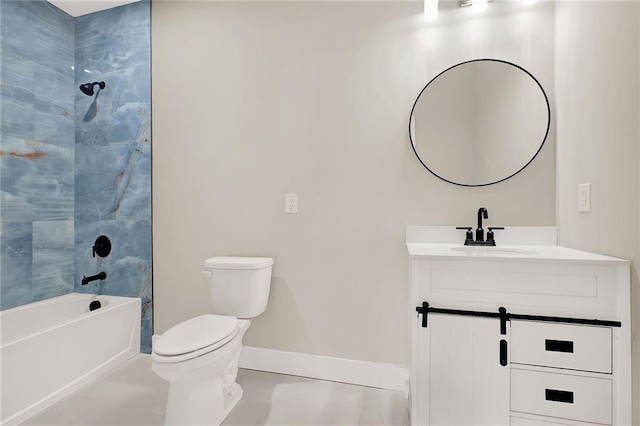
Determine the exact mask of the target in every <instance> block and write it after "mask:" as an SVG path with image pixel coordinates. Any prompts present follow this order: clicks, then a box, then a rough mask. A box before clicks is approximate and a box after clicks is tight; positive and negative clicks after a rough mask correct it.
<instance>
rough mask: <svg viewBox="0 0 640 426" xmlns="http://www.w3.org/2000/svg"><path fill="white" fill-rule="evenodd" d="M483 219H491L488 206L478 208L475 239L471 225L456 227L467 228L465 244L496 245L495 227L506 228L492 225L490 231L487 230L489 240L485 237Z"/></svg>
mask: <svg viewBox="0 0 640 426" xmlns="http://www.w3.org/2000/svg"><path fill="white" fill-rule="evenodd" d="M482 219H489V212H488V211H487V208H486V207H480V208H479V209H478V228H477V229H476V239H475V241H474V239H473V232H471V229H472V228H471V227H468V226H467V227H464V226H463V227H460V226H459V227H456V229H465V230H466V231H467V235H466V238H465V240H464V245H465V246H495V245H496V240H495V239H494V235H493V231H494V230H495V229H504V227H502V226H490V227H489V232H487V240H486V241H485V239H484V229H482Z"/></svg>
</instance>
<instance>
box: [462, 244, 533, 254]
mask: <svg viewBox="0 0 640 426" xmlns="http://www.w3.org/2000/svg"><path fill="white" fill-rule="evenodd" d="M450 250H453V251H460V252H463V253H466V254H468V255H469V256H521V255H523V254H535V253H536V252H535V251H533V250H525V249H520V248H507V247H483V246H463V247H453V248H451V249H450Z"/></svg>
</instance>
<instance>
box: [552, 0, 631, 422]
mask: <svg viewBox="0 0 640 426" xmlns="http://www.w3.org/2000/svg"><path fill="white" fill-rule="evenodd" d="M639 14H640V10H639V4H638V3H637V2H558V3H557V4H556V103H557V108H556V111H557V123H558V124H557V141H558V154H557V155H558V158H557V162H558V166H557V178H558V230H559V242H560V244H562V245H566V246H569V247H574V248H578V249H583V250H589V251H594V252H597V253H603V254H608V255H613V256H619V257H623V258H627V259H631V260H632V261H633V263H634V267H633V273H632V277H633V279H632V304H633V308H632V321H633V324H634V325H636V327H634V328H632V333H633V337H632V338H633V357H634V376H635V377H634V378H635V380H634V401H635V403H636V404H635V407H634V424H638V423H640V411H639V410H640V346H639V337H640V334H639V332H640V330H638V327H637V325H638V324H639V319H640V289H639V287H638V278H637V274H638V269H637V268H638V261H639V260H640V259H639V246H638V244H639V241H640V240H639V239H638V237H639V226H638V224H639V216H638V211H639V210H638V201H639V191H640V186H639V183H638V179H639V175H638V166H639V164H640V163H639V157H638V156H639V154H640V153H639V149H638V145H639V131H638V122H639V113H640V109H639V107H638V105H639V98H640V97H639V95H640V94H639V85H638V79H639V74H638V71H639V67H638V60H639V58H640V43H639V37H640V35H639V32H638V31H639V26H638V25H639ZM579 183H591V213H579V212H578V184H579Z"/></svg>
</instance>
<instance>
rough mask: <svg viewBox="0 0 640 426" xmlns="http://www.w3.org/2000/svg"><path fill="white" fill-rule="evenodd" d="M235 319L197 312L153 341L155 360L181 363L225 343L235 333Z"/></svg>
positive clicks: (236, 326) (236, 328)
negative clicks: (197, 315) (197, 313)
mask: <svg viewBox="0 0 640 426" xmlns="http://www.w3.org/2000/svg"><path fill="white" fill-rule="evenodd" d="M238 330H239V326H238V319H237V318H235V317H230V316H224V315H200V316H199V317H195V318H192V319H190V320H187V321H185V322H183V323H180V324H178V325H175V326H173V327H171V328H170V329H169V330H167V331H166V332H165V333H164V334H163V335H162V336H161V337H160V338H159V339H158V341H157V342H156V343H155V345H154V347H153V354H152V358H153V360H154V361H157V362H164V363H168V362H180V361H185V360H187V359H191V358H195V357H198V356H200V355H203V354H206V353H208V352H211V351H213V350H215V349H218V348H220V347H221V346H224V345H225V344H226V343H228V342H229V341H230V340H232V339H233V338H234V337H235V336H236V335H237V334H238Z"/></svg>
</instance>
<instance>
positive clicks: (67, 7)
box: [48, 0, 138, 17]
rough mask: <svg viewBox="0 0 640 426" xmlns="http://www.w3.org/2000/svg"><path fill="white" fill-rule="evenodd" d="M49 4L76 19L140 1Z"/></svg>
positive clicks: (82, 0) (61, 1)
mask: <svg viewBox="0 0 640 426" xmlns="http://www.w3.org/2000/svg"><path fill="white" fill-rule="evenodd" d="M48 1H49V3H51V4H53V5H55V6H56V7H58V8H60V9H62V10H64V11H65V12H67V13H68V14H69V15H71V16H73V17H76V16H82V15H86V14H87V13H93V12H98V11H100V10H105V9H111V8H112V7H116V6H122V5H123V4H127V3H133V2H136V1H138V0H48Z"/></svg>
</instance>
